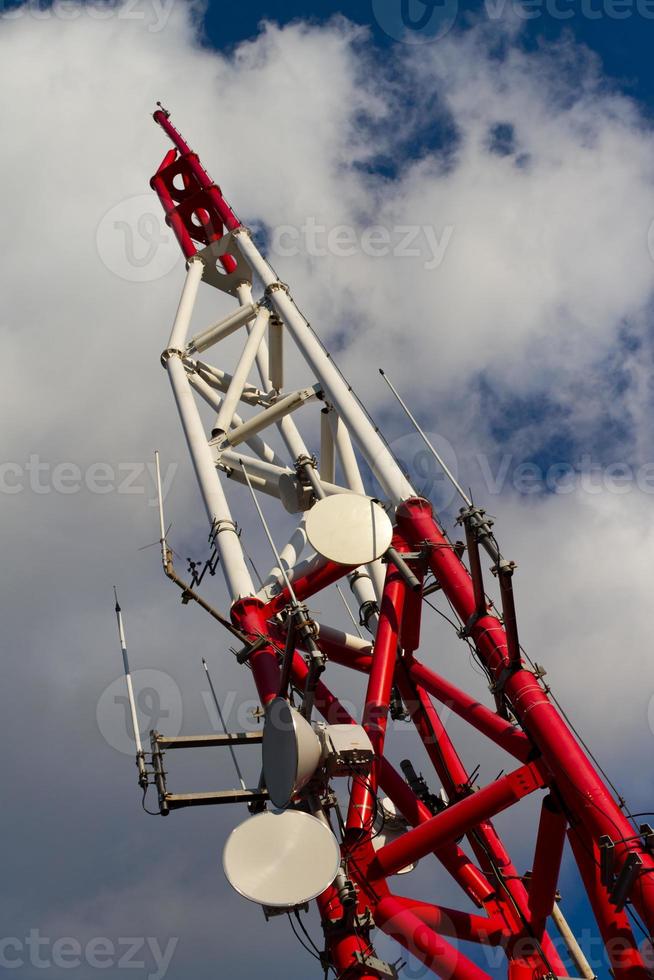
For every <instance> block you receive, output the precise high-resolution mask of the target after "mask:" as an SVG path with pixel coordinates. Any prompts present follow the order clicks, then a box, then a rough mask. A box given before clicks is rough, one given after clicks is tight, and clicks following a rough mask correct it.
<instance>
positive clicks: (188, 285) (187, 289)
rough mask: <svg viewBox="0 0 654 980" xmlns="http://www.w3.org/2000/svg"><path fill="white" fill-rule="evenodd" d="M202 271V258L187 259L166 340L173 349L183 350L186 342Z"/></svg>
mask: <svg viewBox="0 0 654 980" xmlns="http://www.w3.org/2000/svg"><path fill="white" fill-rule="evenodd" d="M203 271H204V263H203V261H202V259H200V258H198V257H197V256H195V257H194V258H191V259H189V261H188V266H187V269H186V280H185V282H184V288H183V289H182V295H181V297H180V300H179V306H178V307H177V313H176V314H175V322H174V323H173V329H172V331H171V334H170V340H169V341H168V347H169V348H172V349H173V350H183V348H184V344H185V343H186V335H187V333H188V328H189V324H190V322H191V316H192V314H193V307H194V306H195V300H196V298H197V295H198V287H199V285H200V281H201V279H202V273H203Z"/></svg>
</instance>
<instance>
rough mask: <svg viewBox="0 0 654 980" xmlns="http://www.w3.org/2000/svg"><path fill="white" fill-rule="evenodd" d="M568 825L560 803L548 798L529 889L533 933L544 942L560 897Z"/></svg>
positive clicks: (549, 796) (542, 818)
mask: <svg viewBox="0 0 654 980" xmlns="http://www.w3.org/2000/svg"><path fill="white" fill-rule="evenodd" d="M567 826H568V821H567V819H566V816H565V814H564V813H563V812H562V811H561V808H560V807H559V806H558V804H557V802H556V800H555V799H554V798H553V797H552V796H551V795H548V796H546V797H545V798H544V799H543V803H542V807H541V814H540V823H539V825H538V838H537V840H536V852H535V854H534V866H533V869H532V874H531V880H530V885H529V911H530V912H531V922H532V929H533V930H534V932H535V933H536V935H537V936H538V937H539V938H540V937H541V936H542V934H543V932H544V931H545V923H546V920H547V917H548V916H549V915H551V913H552V908H553V907H554V901H555V897H556V884H557V882H558V880H559V872H560V870H561V860H562V858H563V848H564V846H565V837H566V829H567Z"/></svg>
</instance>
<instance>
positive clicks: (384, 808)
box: [372, 796, 415, 875]
mask: <svg viewBox="0 0 654 980" xmlns="http://www.w3.org/2000/svg"><path fill="white" fill-rule="evenodd" d="M379 810H380V812H379V815H378V817H377V819H376V820H375V831H376V833H375V835H374V836H373V838H372V846H373V847H374V849H375V850H376V851H379V850H380V849H381V848H382V847H385V845H386V844H392V843H393V841H395V840H397V839H398V837H401V836H402V834H405V833H406V831H407V829H408V824H407V821H406V820H405V819H404V817H403V816H402V814H401V813H400V811H399V810H398V808H397V807H396V806H395V804H394V803H393V801H392V800H390V799H389V798H388V797H387V796H384V797H382V798H381V800H380V801H379ZM414 868H415V864H407V866H406V868H400V870H399V871H398V872H396V873H397V874H398V875H407V874H409V872H411V871H413V869H414Z"/></svg>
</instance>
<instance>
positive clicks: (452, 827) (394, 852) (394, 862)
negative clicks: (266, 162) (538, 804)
mask: <svg viewBox="0 0 654 980" xmlns="http://www.w3.org/2000/svg"><path fill="white" fill-rule="evenodd" d="M542 786H543V780H542V778H541V777H540V775H539V774H538V771H537V769H536V768H535V766H533V765H527V766H522V767H521V768H520V769H518V770H516V771H515V772H512V773H508V774H507V775H506V776H502V777H501V778H500V779H497V780H496V781H495V782H494V783H491V784H490V785H489V786H486V787H484V789H480V790H479V792H477V793H472V794H471V795H470V796H468V797H466V798H465V799H463V800H460V801H459V802H458V803H454V804H452V805H451V806H449V807H448V808H447V810H443V811H442V813H439V814H437V815H436V816H435V817H432V818H431V820H428V821H427V823H424V824H422V825H421V826H420V827H417V828H416V829H415V830H410V831H408V833H406V834H404V836H403V837H400V838H398V840H395V841H393V842H392V843H391V844H386V845H385V846H384V847H382V848H381V849H380V850H379V851H377V855H376V857H375V860H374V861H373V863H372V865H371V867H370V876H371V877H372V878H374V879H377V878H386V877H388V875H392V874H396V873H397V872H398V871H399V870H400V869H401V868H405V867H406V866H407V865H408V864H413V863H414V862H415V861H419V860H420V858H422V857H424V856H425V855H426V854H429V853H430V852H431V851H433V850H434V849H435V848H437V847H438V846H439V845H441V844H447V843H449V842H450V841H453V840H456V838H457V837H460V836H461V834H465V833H467V832H468V831H469V830H472V829H473V828H474V827H476V826H477V825H478V824H480V823H482V822H483V821H484V820H489V819H490V818H491V817H494V816H495V815H496V814H498V813H501V812H502V810H506V809H507V807H510V806H512V805H513V804H514V803H517V802H518V800H520V799H522V797H523V796H527V795H528V794H529V793H533V792H534V791H535V790H537V789H541V788H542Z"/></svg>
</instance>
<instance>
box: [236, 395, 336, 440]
mask: <svg viewBox="0 0 654 980" xmlns="http://www.w3.org/2000/svg"><path fill="white" fill-rule="evenodd" d="M316 397H317V394H316V391H315V389H314V388H302V389H300V391H294V392H292V393H291V394H290V395H286V397H285V398H280V400H279V401H278V402H275V403H274V405H271V406H270V408H264V410H263V412H259V414H258V415H255V416H254V418H251V419H247V421H245V422H243V424H242V425H237V426H236V428H234V429H230V431H229V432H228V433H227V435H226V437H225V438H226V441H227V442H228V443H229V445H230V446H238V444H239V443H241V442H245V440H246V439H248V438H249V437H250V436H251V435H252V434H256V433H258V432H261V431H262V430H263V429H267V428H268V426H269V425H273V424H274V423H276V422H280V421H281V420H282V419H283V418H284V417H285V416H286V415H289V414H290V412H294V411H295V410H296V409H298V408H300V406H301V405H304V404H305V403H306V402H308V401H311V400H312V399H313V398H316Z"/></svg>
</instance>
